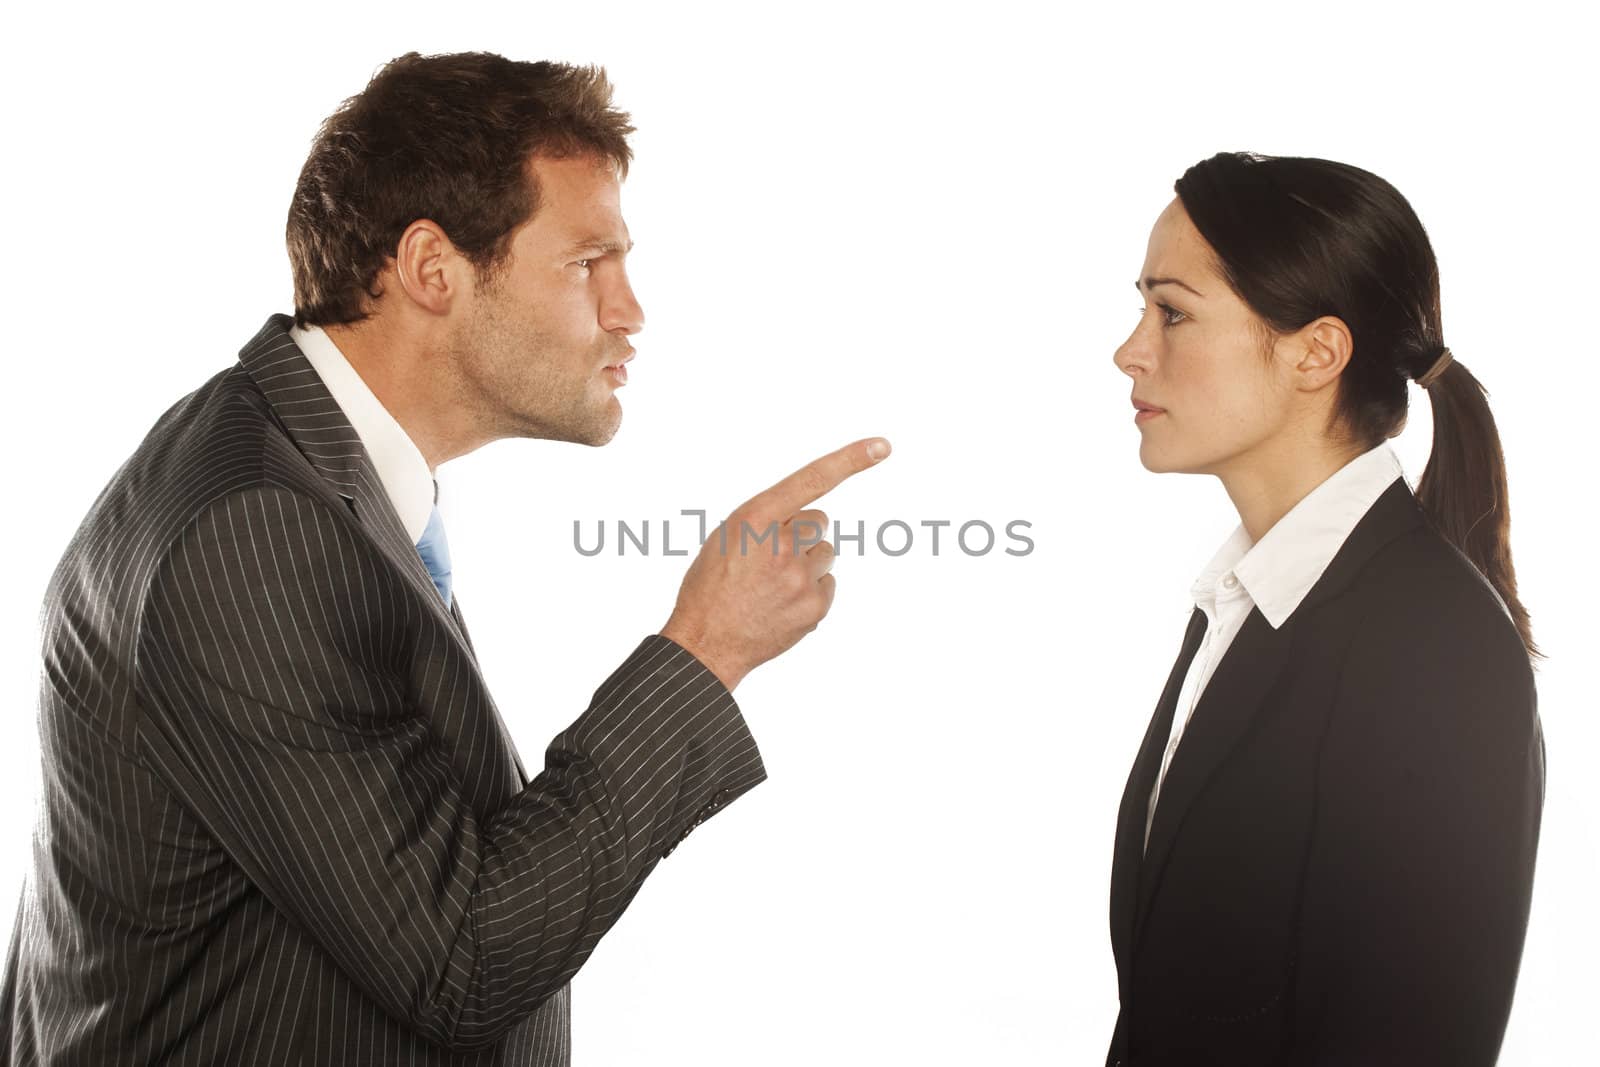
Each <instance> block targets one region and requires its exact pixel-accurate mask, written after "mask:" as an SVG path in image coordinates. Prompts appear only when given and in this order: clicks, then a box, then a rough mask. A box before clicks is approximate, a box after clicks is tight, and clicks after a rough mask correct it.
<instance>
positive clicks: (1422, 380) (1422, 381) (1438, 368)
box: [1417, 348, 1455, 389]
mask: <svg viewBox="0 0 1600 1067" xmlns="http://www.w3.org/2000/svg"><path fill="white" fill-rule="evenodd" d="M1454 358H1455V357H1454V356H1452V355H1451V354H1450V350H1449V349H1448V348H1447V349H1445V350H1444V351H1443V352H1440V353H1439V358H1438V359H1436V360H1434V361H1433V366H1431V367H1429V368H1428V369H1427V370H1426V371H1424V372H1423V373H1422V374H1421V376H1419V377H1418V378H1417V384H1418V385H1420V386H1422V387H1423V388H1424V389H1426V388H1428V386H1430V385H1432V384H1433V383H1434V382H1436V381H1438V380H1439V375H1441V374H1443V373H1444V369H1445V367H1447V366H1449V365H1450V361H1451V360H1452V359H1454Z"/></svg>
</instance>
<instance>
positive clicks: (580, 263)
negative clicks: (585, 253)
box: [578, 259, 589, 270]
mask: <svg viewBox="0 0 1600 1067" xmlns="http://www.w3.org/2000/svg"><path fill="white" fill-rule="evenodd" d="M578 266H580V267H582V268H583V269H584V270H588V269H589V261H588V260H587V259H580V260H578Z"/></svg>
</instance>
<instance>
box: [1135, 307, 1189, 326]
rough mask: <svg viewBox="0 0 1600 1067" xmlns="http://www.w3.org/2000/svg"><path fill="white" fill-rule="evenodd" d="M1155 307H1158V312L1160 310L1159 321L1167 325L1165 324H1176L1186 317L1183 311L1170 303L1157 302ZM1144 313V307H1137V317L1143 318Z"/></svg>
mask: <svg viewBox="0 0 1600 1067" xmlns="http://www.w3.org/2000/svg"><path fill="white" fill-rule="evenodd" d="M1156 308H1157V309H1159V310H1160V312H1161V321H1162V323H1163V324H1165V325H1167V326H1176V325H1177V324H1178V323H1180V322H1182V321H1183V320H1184V319H1185V318H1187V317H1188V316H1187V315H1185V314H1184V313H1183V312H1181V311H1179V310H1178V309H1177V308H1175V307H1172V306H1171V305H1170V304H1157V305H1156ZM1144 313H1145V309H1144V308H1142V307H1141V308H1140V309H1139V317H1140V318H1143V317H1144ZM1173 316H1177V317H1176V318H1174V317H1173Z"/></svg>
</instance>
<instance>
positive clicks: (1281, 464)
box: [1107, 153, 1544, 1067]
mask: <svg viewBox="0 0 1600 1067" xmlns="http://www.w3.org/2000/svg"><path fill="white" fill-rule="evenodd" d="M1176 189H1177V193H1178V196H1177V198H1176V199H1175V200H1174V201H1173V202H1172V203H1171V204H1170V205H1169V206H1168V207H1167V209H1166V210H1165V211H1164V212H1163V213H1162V215H1161V217H1160V218H1159V219H1158V220H1157V222H1156V225H1155V228H1154V230H1153V231H1152V233H1151V236H1150V242H1149V247H1148V251H1147V254H1146V258H1145V262H1144V268H1143V270H1142V271H1141V272H1140V277H1139V279H1138V282H1137V285H1138V288H1139V290H1140V292H1141V294H1142V295H1143V297H1144V307H1143V308H1142V309H1141V317H1140V319H1139V323H1138V326H1137V328H1136V329H1135V330H1134V331H1133V334H1132V335H1131V336H1130V337H1129V338H1128V340H1127V342H1126V343H1125V344H1123V345H1122V347H1121V348H1119V349H1118V350H1117V354H1116V364H1117V366H1118V368H1119V369H1121V370H1122V371H1123V372H1125V373H1126V374H1128V376H1129V377H1130V378H1132V380H1133V394H1132V396H1133V401H1134V404H1135V407H1142V408H1143V409H1144V410H1143V411H1142V412H1141V413H1140V414H1138V415H1137V416H1136V421H1137V427H1138V432H1139V434H1140V439H1141V440H1140V453H1139V454H1140V459H1141V461H1142V462H1143V464H1144V466H1145V467H1146V468H1148V469H1149V470H1152V471H1180V472H1186V473H1195V474H1214V475H1216V476H1217V477H1218V478H1219V479H1220V480H1221V482H1222V483H1223V486H1224V488H1225V489H1226V490H1227V492H1228V494H1229V496H1230V497H1231V499H1232V501H1233V503H1234V505H1235V507H1236V508H1237V509H1238V511H1239V514H1240V519H1241V523H1240V527H1239V530H1238V531H1236V533H1235V535H1234V537H1233V538H1230V539H1229V542H1228V543H1227V544H1225V545H1224V546H1223V549H1222V550H1220V551H1219V553H1218V555H1217V557H1216V558H1214V559H1213V562H1212V566H1211V567H1210V568H1208V570H1207V571H1206V572H1205V573H1203V574H1202V576H1201V580H1200V581H1198V582H1197V583H1196V586H1195V589H1194V592H1195V596H1196V602H1197V606H1196V607H1195V609H1194V612H1193V613H1192V615H1191V616H1190V619H1189V627H1188V630H1187V632H1186V633H1185V635H1184V641H1183V644H1182V649H1181V653H1180V655H1179V658H1178V662H1177V664H1176V665H1175V666H1174V668H1173V671H1172V674H1171V676H1170V678H1169V679H1168V681H1167V685H1166V688H1165V691H1164V692H1163V693H1162V695H1161V699H1160V701H1159V703H1158V706H1157V708H1156V714H1155V716H1154V718H1153V719H1152V721H1151V724H1150V729H1149V732H1148V733H1147V734H1146V736H1145V740H1144V743H1143V745H1142V746H1141V748H1140V751H1139V753H1138V755H1137V758H1136V759H1135V761H1134V764H1133V770H1132V773H1131V774H1130V775H1129V777H1128V785H1127V789H1126V792H1125V793H1124V796H1123V801H1122V808H1121V811H1120V814H1119V817H1118V822H1117V837H1116V847H1115V851H1114V856H1113V864H1112V874H1111V940H1112V946H1113V952H1114V954H1115V957H1116V963H1117V977H1118V983H1119V990H1120V994H1121V1001H1122V1008H1121V1013H1120V1015H1119V1017H1118V1019H1117V1025H1116V1031H1115V1034H1114V1036H1113V1038H1112V1043H1111V1049H1110V1053H1109V1055H1108V1057H1107V1062H1108V1064H1131V1065H1134V1067H1149V1065H1156V1064H1184V1065H1203V1064H1227V1065H1229V1067H1245V1065H1255V1064H1296V1065H1299V1064H1361V1065H1377V1064H1406V1065H1419V1064H1450V1065H1454V1067H1466V1065H1474V1064H1492V1063H1493V1062H1494V1061H1495V1059H1496V1056H1497V1055H1498V1051H1499V1047H1500V1042H1501V1038H1502V1035H1503V1033H1504V1030H1505V1024H1506V1019H1507V1016H1508V1014H1509V1012H1510V1008H1511V998H1512V991H1513V988H1514V987H1515V984H1516V975H1517V967H1518V961H1519V959H1520V956H1521V952H1522V943H1523V936H1524V932H1525V930H1526V925H1527V918H1528V902H1529V895H1530V892H1531V889H1532V881H1533V869H1534V853H1535V849H1536V847H1537V844H1538V836H1539V817H1540V811H1541V808H1542V805H1543V796H1544V743H1543V737H1542V734H1541V731H1540V726H1539V719H1538V713H1537V710H1536V703H1535V694H1534V683H1533V673H1532V663H1531V661H1532V659H1533V658H1534V657H1537V656H1539V655H1541V653H1540V652H1539V651H1538V649H1537V648H1536V646H1535V645H1534V643H1533V639H1532V636H1531V632H1530V629H1529V624H1528V613H1527V611H1526V610H1525V609H1524V608H1523V606H1522V603H1521V602H1520V601H1519V600H1518V599H1517V594H1516V581H1515V577H1514V572H1513V569H1512V564H1511V552H1510V548H1509V544H1508V534H1509V527H1510V519H1509V514H1508V511H1507V495H1506V476H1505V465H1504V461H1503V458H1502V455H1501V450H1500V441H1499V436H1498V434H1497V433H1496V430H1495V425H1494V420H1493V418H1492V417H1491V415H1490V412H1489V408H1488V406H1487V404H1486V402H1485V394H1484V391H1483V389H1482V387H1481V386H1480V385H1479V384H1478V381H1477V379H1475V378H1474V377H1473V376H1472V374H1471V373H1470V372H1469V371H1468V370H1467V368H1466V367H1464V366H1463V365H1462V362H1461V360H1459V359H1455V358H1453V357H1452V356H1451V354H1450V352H1449V350H1448V349H1447V348H1446V347H1445V345H1444V337H1443V328H1442V325H1441V322H1440V312H1439V281H1438V269H1437V266H1436V264H1435V262H1434V257H1433V252H1432V249H1431V247H1430V245H1429V242H1428V238H1427V235H1426V234H1425V232H1424V231H1423V228H1422V225H1421V223H1420V222H1419V221H1418V220H1417V217H1416V215H1415V214H1414V213H1413V212H1412V210H1411V207H1410V205H1409V204H1407V203H1406V201H1405V199H1404V198H1403V197H1402V196H1401V195H1400V194H1399V193H1398V192H1397V191H1396V190H1395V189H1394V188H1393V187H1392V186H1390V185H1389V184H1388V183H1387V182H1385V181H1383V180H1382V179H1381V178H1378V177H1377V176H1375V175H1373V174H1369V173H1368V172H1366V171H1364V170H1360V169H1358V168H1355V167H1351V166H1346V165H1343V164H1339V163H1333V162H1329V161H1326V160H1319V159H1296V158H1272V157H1263V156H1257V155H1250V154H1241V153H1224V154H1219V155H1217V156H1214V157H1212V158H1211V159H1207V160H1205V161H1203V162H1201V163H1199V164H1196V165H1195V166H1194V167H1191V168H1190V169H1189V171H1188V172H1187V173H1185V174H1184V176H1183V177H1182V178H1181V179H1180V180H1179V181H1178V182H1177V186H1176ZM1408 380H1416V381H1417V382H1418V384H1419V385H1421V386H1423V387H1424V388H1425V389H1426V392H1427V395H1428V399H1429V402H1430V403H1431V405H1432V409H1433V425H1434V430H1433V451H1432V454H1431V456H1430V457H1429V460H1428V464H1427V468H1426V469H1425V470H1424V472H1423V475H1422V479H1421V481H1420V483H1419V484H1418V488H1417V491H1416V493H1415V494H1414V495H1413V492H1412V490H1411V488H1410V486H1409V485H1408V484H1407V482H1406V479H1405V478H1404V477H1403V476H1402V475H1400V474H1399V468H1398V465H1396V464H1394V461H1393V459H1392V456H1391V454H1390V453H1389V452H1388V445H1387V444H1386V441H1387V439H1388V438H1390V437H1393V436H1394V435H1395V434H1397V433H1399V432H1400V430H1401V428H1402V427H1403V426H1404V425H1405V419H1406V405H1407V396H1408V389H1407V382H1408ZM1391 475H1392V477H1391ZM1274 533H1277V534H1279V535H1280V536H1277V537H1274V536H1273V534H1274ZM1196 694H1198V696H1199V699H1198V700H1195V699H1194V697H1195V695H1196ZM1180 705H1181V706H1180ZM1147 835H1148V837H1147Z"/></svg>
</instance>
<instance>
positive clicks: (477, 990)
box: [0, 316, 764, 1067]
mask: <svg viewBox="0 0 1600 1067" xmlns="http://www.w3.org/2000/svg"><path fill="white" fill-rule="evenodd" d="M288 325H289V320H288V319H287V318H286V317H284V316H274V317H273V318H271V319H269V320H268V322H267V324H266V325H265V326H264V327H263V328H262V329H261V331H260V332H259V333H258V334H257V335H256V336H255V338H254V339H253V340H251V341H250V343H249V344H248V345H246V346H245V348H244V349H243V351H242V352H241V353H240V361H239V363H238V364H236V365H234V366H233V367H232V368H231V369H229V370H226V371H223V372H221V373H219V374H218V375H217V376H216V377H214V378H212V379H211V380H210V381H209V382H207V383H206V384H205V385H203V386H202V387H201V388H200V389H198V390H196V391H195V392H194V393H191V394H190V395H189V396H187V397H185V398H184V399H183V400H181V401H179V402H178V403H177V404H176V405H175V406H174V407H173V408H172V409H171V410H169V411H168V412H167V413H166V414H165V415H163V416H162V418H161V419H160V421H159V422H157V424H156V425H155V427H154V428H153V429H152V430H151V431H150V433H149V435H148V436H147V437H146V438H145V440H144V442H143V443H142V444H141V445H140V446H139V448H138V449H137V451H135V452H134V454H133V456H132V457H131V458H130V459H129V460H128V461H127V462H126V463H125V464H124V465H123V466H122V468H121V469H120V470H118V471H117V473H116V475H115V476H114V477H113V478H112V480H111V482H110V484H109V485H108V486H107V487H106V488H105V490H104V491H103V492H102V493H101V495H100V497H99V499H98V500H96V502H95V504H94V506H93V508H92V509H91V510H90V512H89V514H88V516H87V517H86V518H85V519H84V521H83V524H82V526H81V527H80V528H79V530H78V532H77V534H76V536H75V537H74V538H73V539H72V542H71V544H70V545H69V546H68V547H67V550H66V553H65V555H64V556H63V558H62V560H61V563H60V565H59V566H58V568H57V569H56V571H55V573H54V575H53V577H52V579H51V581H50V584H49V587H48V592H47V597H46V602H45V610H44V614H43V619H42V640H43V656H44V666H43V672H42V678H41V692H40V703H39V734H40V745H41V749H42V756H43V773H44V793H43V797H42V801H41V805H40V816H39V823H38V828H37V831H36V833H35V837H34V850H33V868H32V872H31V874H30V876H29V879H28V881H27V883H26V885H25V887H24V890H23V894H22V902H21V907H20V909H19V912H18V917H17V923H16V926H15V929H14V933H13V936H12V940H11V946H10V950H9V953H8V956H7V960H6V969H5V978H4V986H3V988H0V1063H6V1064H16V1065H18V1067H20V1065H24V1064H95V1065H103V1064H112V1063H115V1064H119V1065H131V1064H155V1063H161V1064H196V1065H198V1064H228V1065H230V1067H235V1065H240V1064H257V1063H259V1064H274V1065H276V1064H291V1063H293V1064H329V1065H332V1064H369V1063H371V1064H377V1063H384V1064H391V1063H405V1064H413V1065H423V1064H565V1063H567V1062H568V1060H569V1053H568V1050H569V1047H570V1046H569V1041H568V1018H569V1014H568V980H569V979H570V978H571V977H572V975H573V973H574V972H576V971H577V970H578V968H579V967H580V966H581V965H582V964H583V962H584V961H585V960H586V959H587V958H588V956H589V953H590V951H591V950H592V949H593V948H594V947H595V943H596V942H597V941H598V940H599V938H600V936H601V935H602V934H604V933H605V932H606V930H608V929H609V928H610V927H611V925H612V923H614V922H615V921H616V920H617V918H618V916H619V915H621V913H622V910H623V908H625V907H626V906H627V904H628V902H629V901H630V900H631V899H632V898H633V895H634V893H636V892H637V891H638V890H639V887H640V884H641V882H643V880H644V878H645V876H646V875H647V874H649V873H650V871H651V869H652V868H653V867H654V866H655V864H656V863H657V861H659V860H660V859H661V858H662V857H663V856H664V855H666V854H667V853H668V852H670V851H671V850H672V849H673V848H674V847H675V846H676V844H677V842H679V841H680V840H682V838H683V837H684V836H685V835H687V834H688V833H689V832H690V830H691V829H693V828H694V827H695V826H696V825H698V823H699V822H700V821H701V820H703V819H705V818H706V817H708V816H709V815H710V814H711V813H713V812H714V811H716V810H717V809H718V808H720V807H721V806H722V805H723V804H725V803H727V802H728V801H729V800H731V799H732V798H734V797H736V796H738V795H740V794H741V793H743V792H744V791H746V790H748V789H750V788H751V787H752V786H754V785H755V784H756V783H757V782H759V781H761V780H762V778H763V777H764V772H763V769H762V764H761V759H760V755H759V753H758V752H757V750H756V746H755V742H754V740H753V739H752V738H751V736H750V733H749V731H748V729H747V728H746V725H745V722H744V719H743V717H742V716H741V715H740V712H739V709H738V707H737V705H736V704H735V703H734V700H733V697H732V695H731V694H730V693H729V692H728V690H727V689H726V688H725V687H724V686H723V685H722V683H721V682H720V681H718V680H717V677H716V675H714V674H712V673H711V671H709V670H708V669H706V668H705V667H704V666H703V665H702V664H701V663H700V662H699V661H698V660H696V659H695V657H694V656H692V655H690V654H689V653H688V652H687V651H685V650H684V649H683V648H681V647H679V646H678V645H677V644H675V643H673V642H672V641H669V640H667V639H666V638H663V637H660V636H657V635H651V636H647V637H645V638H644V639H643V640H642V641H641V642H640V643H639V645H638V647H637V648H636V649H635V650H634V652H633V653H632V654H631V655H630V656H628V658H627V659H626V660H624V661H623V663H622V664H621V665H620V666H619V667H618V668H617V669H616V671H615V672H614V673H613V674H612V675H611V676H610V677H609V678H607V679H606V681H605V682H604V683H603V684H602V685H601V686H600V688H599V689H598V690H597V691H596V692H595V695H594V700H593V702H592V703H591V704H590V705H589V708H588V710H586V711H584V712H583V714H581V715H580V716H578V718H577V720H576V721H575V722H574V723H573V724H572V725H571V726H570V727H569V728H568V729H567V730H566V731H564V732H563V733H561V734H560V735H559V736H558V737H556V739H555V740H554V741H553V742H551V744H550V747H549V750H548V751H547V752H546V754H545V765H544V769H543V772H542V773H540V774H539V775H538V776H537V777H535V778H534V779H533V780H532V781H531V782H530V781H529V780H528V777H527V775H526V773H525V772H524V771H523V769H522V764H521V762H520V761H519V760H518V758H517V753H516V749H515V747H514V745H513V744H512V741H511V738H510V737H509V736H508V735H507V734H506V732H505V729H504V726H503V725H502V723H501V721H500V716H499V713H498V711H497V710H496V708H495V705H494V701H493V699H492V698H491V697H490V695H489V691H488V689H487V688H486V687H485V685H484V680H483V678H482V676H481V675H480V674H479V672H478V666H477V662H476V660H475V658H474V656H473V652H472V646H471V642H470V640H469V638H468V636H467V630H466V625H465V623H463V621H462V617H461V613H460V608H459V600H456V605H457V606H456V607H455V608H454V609H453V610H451V609H446V607H445V605H444V602H443V600H442V599H441V598H440V596H439V594H438V592H437V590H436V589H435V588H434V585H433V582H432V580H431V579H430V578H429V577H428V573H427V569H426V568H425V567H424V566H423V564H422V561H421V559H420V557H419V556H418V555H417V551H416V548H415V547H414V546H413V545H412V543H411V541H410V539H409V538H408V537H407V536H406V534H405V531H404V530H403V529H402V527H401V525H400V520H399V517H398V516H396V515H395V513H394V509H393V507H392V506H391V505H390V503H389V500H388V497H387V495H386V494H385V492H384V490H383V486H382V484H381V483H380V482H379V481H378V477H377V473H376V472H375V470H374V469H373V466H372V462H371V460H370V459H369V457H368V456H367V454H366V451H365V450H364V449H363V448H362V446H361V443H360V440H359V439H358V438H357V437H356V434H355V431H354V430H353V429H352V428H351V426H350V423H349V422H348V421H347V420H346V419H345V417H344V415H343V414H342V413H341V412H340V410H339V408H338V406H337V405H336V404H335V403H334V401H333V398H332V397H331V396H330V395H329V394H328V391H327V389H326V388H325V387H324V386H323V384H322V381H321V379H320V378H319V377H318V376H317V373H316V371H315V370H314V369H313V368H312V367H311V365H310V363H308V362H307V360H306V358H305V356H304V355H303V354H302V353H301V352H300V350H299V348H298V347H296V346H295V344H294V342H293V341H292V340H291V339H290V337H289V335H288V334H287V333H286V332H285V330H286V328H287V327H288ZM538 654H539V655H540V656H542V657H550V656H559V655H560V653H559V650H549V649H546V650H540V651H539V653H538ZM685 1006H686V1007H692V1005H691V1004H690V1001H689V1000H688V999H686V1000H685Z"/></svg>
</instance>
